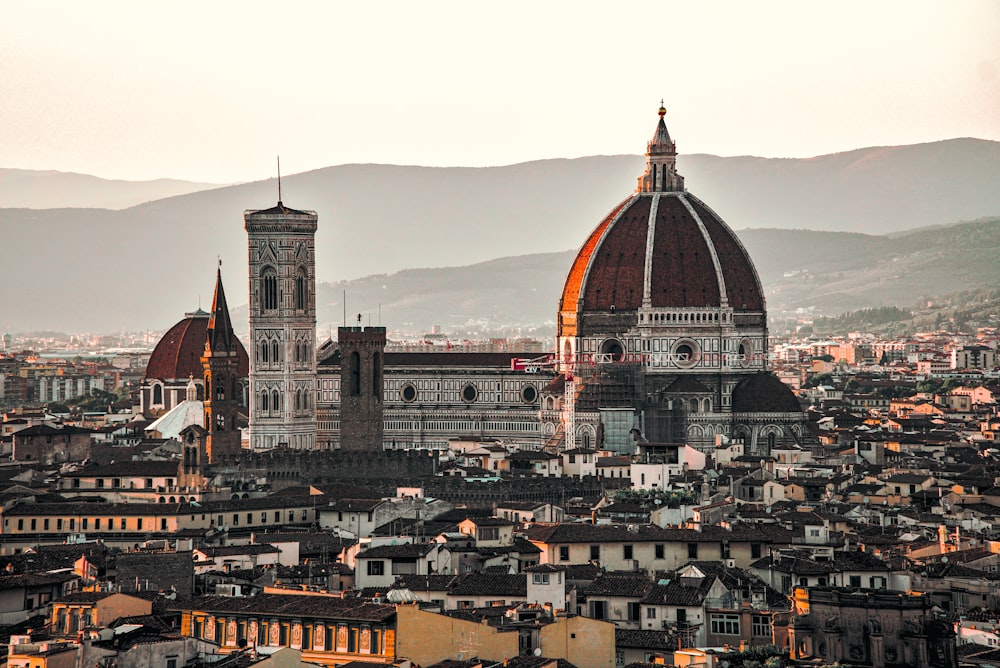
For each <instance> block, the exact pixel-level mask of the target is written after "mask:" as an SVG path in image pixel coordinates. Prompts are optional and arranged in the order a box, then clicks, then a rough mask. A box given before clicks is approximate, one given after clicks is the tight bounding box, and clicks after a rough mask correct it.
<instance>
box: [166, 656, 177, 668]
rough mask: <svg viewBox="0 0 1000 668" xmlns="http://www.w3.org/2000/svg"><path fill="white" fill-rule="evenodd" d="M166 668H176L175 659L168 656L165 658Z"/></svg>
mask: <svg viewBox="0 0 1000 668" xmlns="http://www.w3.org/2000/svg"><path fill="white" fill-rule="evenodd" d="M167 668H177V657H176V656H168V657H167Z"/></svg>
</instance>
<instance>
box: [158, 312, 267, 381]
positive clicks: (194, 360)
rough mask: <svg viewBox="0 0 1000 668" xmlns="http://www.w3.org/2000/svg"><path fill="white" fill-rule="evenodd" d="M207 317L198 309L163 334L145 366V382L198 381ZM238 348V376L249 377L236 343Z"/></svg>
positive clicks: (247, 360)
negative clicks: (155, 379)
mask: <svg viewBox="0 0 1000 668" xmlns="http://www.w3.org/2000/svg"><path fill="white" fill-rule="evenodd" d="M209 315H210V314H208V313H206V312H205V311H202V310H201V309H199V310H197V311H195V312H194V313H188V314H187V315H186V316H185V317H184V319H183V320H181V321H180V322H178V323H177V324H176V325H174V326H173V327H171V328H170V329H169V330H167V333H166V334H164V335H163V338H162V339H160V341H159V343H157V344H156V348H154V349H153V354H152V355H150V357H149V364H147V365H146V378H158V379H160V380H178V379H186V378H190V377H192V376H193V377H195V378H201V377H202V375H203V374H204V369H203V368H202V366H201V356H202V354H203V353H204V352H205V342H206V340H207V339H208V323H209ZM236 343H237V345H238V346H239V354H240V363H239V375H240V377H242V378H246V377H248V376H249V375H250V357H249V356H248V355H247V351H246V349H245V348H244V347H243V343H241V342H240V341H239V339H237V340H236Z"/></svg>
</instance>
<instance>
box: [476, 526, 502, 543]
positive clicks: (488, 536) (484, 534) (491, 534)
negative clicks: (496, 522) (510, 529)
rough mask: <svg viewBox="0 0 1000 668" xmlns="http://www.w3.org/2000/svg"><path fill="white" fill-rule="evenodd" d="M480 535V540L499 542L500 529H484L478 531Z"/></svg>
mask: <svg viewBox="0 0 1000 668" xmlns="http://www.w3.org/2000/svg"><path fill="white" fill-rule="evenodd" d="M477 533H478V534H479V540H499V539H500V528H499V527H483V528H481V529H479V530H478V531H477Z"/></svg>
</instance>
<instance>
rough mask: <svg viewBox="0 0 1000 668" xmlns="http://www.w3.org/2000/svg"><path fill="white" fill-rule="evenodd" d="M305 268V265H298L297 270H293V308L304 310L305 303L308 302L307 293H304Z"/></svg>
mask: <svg viewBox="0 0 1000 668" xmlns="http://www.w3.org/2000/svg"><path fill="white" fill-rule="evenodd" d="M306 285H307V283H306V270H305V267H299V270H298V271H297V272H295V310H296V311H304V310H306V308H307V307H306V304H307V303H308V301H309V299H308V297H309V295H308V294H306Z"/></svg>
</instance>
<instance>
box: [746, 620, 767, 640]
mask: <svg viewBox="0 0 1000 668" xmlns="http://www.w3.org/2000/svg"><path fill="white" fill-rule="evenodd" d="M750 634H751V635H752V636H754V637H755V638H770V637H771V618H770V616H768V615H753V616H752V617H751V618H750Z"/></svg>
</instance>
